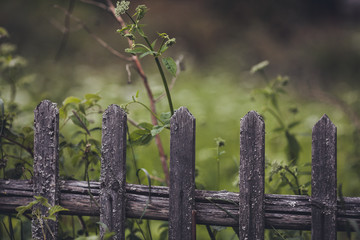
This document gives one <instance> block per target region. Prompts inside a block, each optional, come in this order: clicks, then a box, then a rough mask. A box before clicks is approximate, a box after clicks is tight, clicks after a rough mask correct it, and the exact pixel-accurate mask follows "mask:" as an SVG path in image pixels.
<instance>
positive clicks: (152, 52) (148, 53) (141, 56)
mask: <svg viewBox="0 0 360 240" xmlns="http://www.w3.org/2000/svg"><path fill="white" fill-rule="evenodd" d="M150 54H152V55H156V54H157V52H155V51H148V52H146V53H143V54H141V55H140V56H139V58H143V57H145V56H147V55H150Z"/></svg>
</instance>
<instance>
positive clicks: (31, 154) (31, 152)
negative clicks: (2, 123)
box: [0, 135, 34, 158]
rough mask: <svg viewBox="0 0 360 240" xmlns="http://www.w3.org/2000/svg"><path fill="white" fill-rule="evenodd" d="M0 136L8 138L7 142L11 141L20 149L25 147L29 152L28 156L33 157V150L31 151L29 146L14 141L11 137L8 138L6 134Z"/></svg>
mask: <svg viewBox="0 0 360 240" xmlns="http://www.w3.org/2000/svg"><path fill="white" fill-rule="evenodd" d="M0 137H3V138H4V139H6V140H8V141H9V142H11V143H13V144H15V145H18V146H19V147H21V148H22V149H25V150H26V151H27V152H28V153H29V154H30V156H31V157H32V158H34V153H33V151H32V149H31V148H28V147H26V146H24V145H23V144H21V143H19V142H17V141H15V140H12V139H11V138H8V137H6V136H4V135H2V136H0Z"/></svg>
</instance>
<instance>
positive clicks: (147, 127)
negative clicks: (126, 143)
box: [138, 122, 154, 131]
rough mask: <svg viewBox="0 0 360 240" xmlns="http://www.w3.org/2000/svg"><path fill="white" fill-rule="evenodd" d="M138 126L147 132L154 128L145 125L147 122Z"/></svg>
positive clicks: (147, 124)
mask: <svg viewBox="0 0 360 240" xmlns="http://www.w3.org/2000/svg"><path fill="white" fill-rule="evenodd" d="M138 126H139V127H141V128H144V129H146V130H148V131H151V130H152V129H153V127H154V126H153V125H152V124H151V123H147V122H142V123H139V125H138Z"/></svg>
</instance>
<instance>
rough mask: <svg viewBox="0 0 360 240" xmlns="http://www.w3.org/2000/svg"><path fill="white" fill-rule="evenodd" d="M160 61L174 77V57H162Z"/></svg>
mask: <svg viewBox="0 0 360 240" xmlns="http://www.w3.org/2000/svg"><path fill="white" fill-rule="evenodd" d="M162 62H163V64H164V66H165V68H166V69H167V70H168V71H169V72H170V73H171V75H173V76H174V77H176V71H177V66H176V63H175V61H174V59H172V58H171V57H167V58H163V59H162Z"/></svg>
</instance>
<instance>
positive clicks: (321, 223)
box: [311, 115, 337, 240]
mask: <svg viewBox="0 0 360 240" xmlns="http://www.w3.org/2000/svg"><path fill="white" fill-rule="evenodd" d="M336 134H337V131H336V127H335V125H334V124H333V123H332V122H331V121H330V119H329V118H328V116H326V115H324V116H323V117H322V118H321V119H320V120H319V121H318V122H317V123H316V124H315V126H314V128H313V132H312V179H311V192H312V196H311V203H312V231H311V235H312V239H319V240H333V239H336V229H337V227H336V222H337V221H336V214H337V190H336V185H337V180H336V151H337V150H336Z"/></svg>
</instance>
